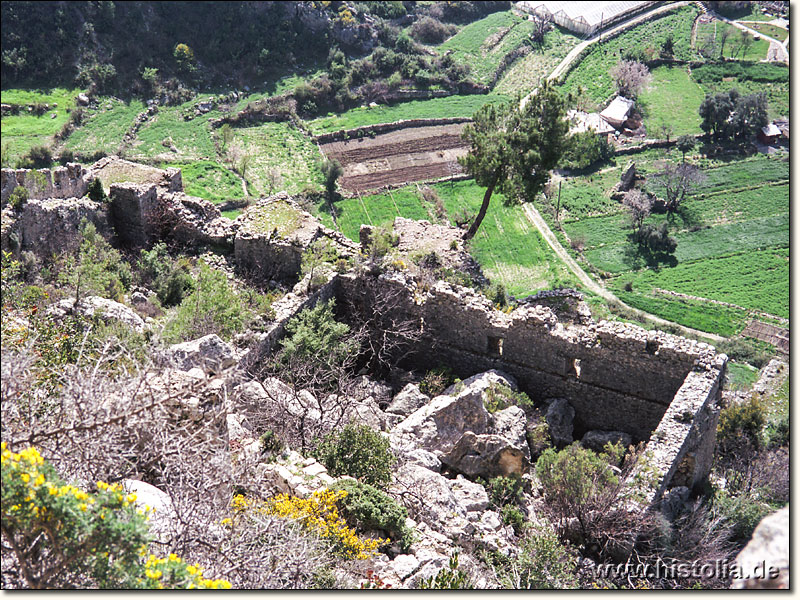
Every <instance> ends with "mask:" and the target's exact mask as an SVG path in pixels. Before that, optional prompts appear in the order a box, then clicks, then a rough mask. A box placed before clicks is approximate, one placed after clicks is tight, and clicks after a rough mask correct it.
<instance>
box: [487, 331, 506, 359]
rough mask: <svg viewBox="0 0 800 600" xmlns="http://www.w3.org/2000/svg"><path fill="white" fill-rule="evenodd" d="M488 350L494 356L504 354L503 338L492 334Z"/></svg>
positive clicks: (488, 341) (489, 338)
mask: <svg viewBox="0 0 800 600" xmlns="http://www.w3.org/2000/svg"><path fill="white" fill-rule="evenodd" d="M486 351H487V352H488V353H489V354H491V355H492V356H503V338H501V337H496V336H493V335H490V336H489V337H488V340H487V344H486Z"/></svg>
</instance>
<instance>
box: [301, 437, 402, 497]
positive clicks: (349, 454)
mask: <svg viewBox="0 0 800 600" xmlns="http://www.w3.org/2000/svg"><path fill="white" fill-rule="evenodd" d="M312 453H313V455H314V456H315V457H316V458H317V459H318V460H319V461H320V462H321V463H322V464H324V465H325V467H326V468H327V469H328V472H329V473H330V474H331V475H333V476H334V477H339V476H341V475H349V476H350V477H354V478H356V479H358V480H359V481H360V482H362V483H367V484H369V485H372V486H375V487H377V488H379V489H385V488H386V486H388V485H389V483H391V481H392V468H393V467H394V465H395V462H396V460H397V459H396V458H395V456H394V454H393V453H392V451H391V450H390V449H389V439H388V438H386V437H384V436H383V435H381V434H380V433H379V432H378V431H375V430H374V429H371V428H370V427H368V426H367V425H352V424H350V425H345V427H344V428H343V429H342V430H341V431H339V432H338V433H329V434H328V435H326V436H325V437H324V438H323V439H322V440H319V441H318V442H317V444H316V447H315V448H314V450H313V452H312Z"/></svg>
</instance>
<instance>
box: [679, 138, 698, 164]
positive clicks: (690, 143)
mask: <svg viewBox="0 0 800 600" xmlns="http://www.w3.org/2000/svg"><path fill="white" fill-rule="evenodd" d="M696 144H697V142H696V140H695V139H694V136H691V135H682V136H681V137H679V138H678V144H677V145H678V150H680V151H681V160H682V162H684V163H685V162H686V154H687V153H689V152H691V151H692V150H694V147H695V145H696Z"/></svg>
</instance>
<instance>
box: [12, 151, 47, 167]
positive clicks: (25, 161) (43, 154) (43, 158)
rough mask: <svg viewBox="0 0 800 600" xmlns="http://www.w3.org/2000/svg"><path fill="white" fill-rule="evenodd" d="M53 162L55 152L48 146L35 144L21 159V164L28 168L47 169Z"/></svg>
mask: <svg viewBox="0 0 800 600" xmlns="http://www.w3.org/2000/svg"><path fill="white" fill-rule="evenodd" d="M52 164H53V153H52V151H51V150H50V148H48V147H47V146H33V147H32V148H31V149H30V150H29V151H28V153H27V154H26V155H25V156H23V157H22V158H21V159H20V164H19V166H20V167H22V168H26V169H47V168H48V167H50V166H51V165H52Z"/></svg>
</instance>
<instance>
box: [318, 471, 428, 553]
mask: <svg viewBox="0 0 800 600" xmlns="http://www.w3.org/2000/svg"><path fill="white" fill-rule="evenodd" d="M332 488H333V489H334V490H344V491H345V492H347V496H345V497H344V498H343V499H341V500H339V508H340V510H341V513H342V515H344V517H345V519H347V521H348V525H350V526H351V527H354V528H357V529H359V530H360V531H370V530H374V529H380V530H382V531H385V532H386V533H387V534H388V535H389V537H390V538H391V539H392V540H393V541H396V542H398V543H399V544H400V549H401V551H402V552H408V550H409V547H410V546H411V544H412V543H413V542H414V536H413V532H412V530H411V529H410V528H409V527H408V526H406V517H408V511H406V509H405V507H404V506H401V505H400V504H399V503H398V502H397V501H396V500H394V499H392V498H391V497H389V496H388V495H387V494H386V493H384V492H382V491H380V490H379V489H377V488H375V487H373V486H371V485H369V484H366V483H361V482H358V481H353V480H348V479H345V480H343V481H337V482H336V483H335V484H334V485H333V486H332Z"/></svg>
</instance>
